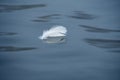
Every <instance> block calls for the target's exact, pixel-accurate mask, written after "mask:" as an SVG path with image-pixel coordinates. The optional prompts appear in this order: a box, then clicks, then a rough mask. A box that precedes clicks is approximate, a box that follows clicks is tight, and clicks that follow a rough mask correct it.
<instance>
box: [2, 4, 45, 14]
mask: <svg viewBox="0 0 120 80" xmlns="http://www.w3.org/2000/svg"><path fill="white" fill-rule="evenodd" d="M37 7H46V5H45V4H32V5H6V4H0V12H12V11H16V10H24V9H31V8H37Z"/></svg>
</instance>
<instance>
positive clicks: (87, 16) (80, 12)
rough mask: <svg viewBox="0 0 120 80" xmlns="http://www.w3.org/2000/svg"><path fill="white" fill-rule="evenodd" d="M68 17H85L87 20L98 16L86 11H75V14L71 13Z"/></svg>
mask: <svg viewBox="0 0 120 80" xmlns="http://www.w3.org/2000/svg"><path fill="white" fill-rule="evenodd" d="M68 17H70V18H74V19H85V20H91V19H95V18H96V16H94V15H91V14H88V13H85V12H83V11H74V15H71V16H68Z"/></svg>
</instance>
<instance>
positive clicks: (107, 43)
mask: <svg viewBox="0 0 120 80" xmlns="http://www.w3.org/2000/svg"><path fill="white" fill-rule="evenodd" d="M85 42H87V43H89V44H90V45H93V46H96V47H100V48H120V40H109V39H85Z"/></svg>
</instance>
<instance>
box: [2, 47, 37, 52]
mask: <svg viewBox="0 0 120 80" xmlns="http://www.w3.org/2000/svg"><path fill="white" fill-rule="evenodd" d="M33 49H37V48H34V47H15V46H0V52H14V51H26V50H33Z"/></svg>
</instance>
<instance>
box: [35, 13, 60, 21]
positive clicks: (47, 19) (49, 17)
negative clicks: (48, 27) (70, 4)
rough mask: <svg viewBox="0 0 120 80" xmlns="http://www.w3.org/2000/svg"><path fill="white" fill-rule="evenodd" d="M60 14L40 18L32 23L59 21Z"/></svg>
mask: <svg viewBox="0 0 120 80" xmlns="http://www.w3.org/2000/svg"><path fill="white" fill-rule="evenodd" d="M60 16H61V15H60V14H50V15H45V16H40V17H38V18H37V19H36V20H33V21H34V22H49V21H51V20H53V19H60Z"/></svg>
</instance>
